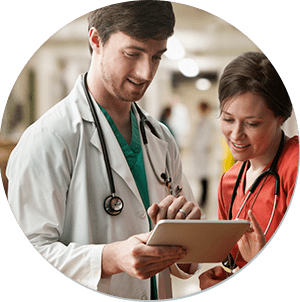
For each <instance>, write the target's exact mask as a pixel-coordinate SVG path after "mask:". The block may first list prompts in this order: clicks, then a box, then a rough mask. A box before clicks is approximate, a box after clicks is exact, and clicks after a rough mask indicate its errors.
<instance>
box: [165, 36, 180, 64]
mask: <svg viewBox="0 0 300 302" xmlns="http://www.w3.org/2000/svg"><path fill="white" fill-rule="evenodd" d="M165 55H166V56H167V57H168V58H169V59H171V60H181V59H183V58H184V56H185V50H184V48H183V46H182V45H181V44H180V42H179V41H178V40H177V38H176V37H175V36H172V37H171V38H169V40H168V42H167V51H166V52H165Z"/></svg>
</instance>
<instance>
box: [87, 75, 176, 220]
mask: <svg viewBox="0 0 300 302" xmlns="http://www.w3.org/2000/svg"><path fill="white" fill-rule="evenodd" d="M86 79H87V73H85V74H84V76H83V78H82V86H83V90H84V93H85V96H86V99H87V101H88V104H89V106H90V109H91V113H92V116H93V119H94V122H95V125H96V128H97V132H98V135H99V139H100V143H101V147H102V150H103V157H104V162H105V167H106V171H107V175H108V180H109V186H110V192H111V195H109V196H108V197H107V198H105V200H104V203H103V205H104V209H105V211H106V213H107V214H109V215H112V216H116V215H119V214H120V213H121V212H122V210H123V208H124V202H123V200H122V198H120V197H118V196H117V195H116V188H115V184H114V179H113V175H112V171H111V165H110V161H109V157H108V151H107V148H106V143H105V139H104V135H103V131H102V128H101V125H100V121H99V119H98V116H97V113H96V110H95V107H94V104H93V101H92V99H91V96H90V94H89V92H88V88H87V81H86ZM134 105H135V108H136V110H137V112H138V114H139V116H140V129H141V135H142V140H143V143H144V145H145V146H146V150H147V155H148V157H149V162H150V165H151V167H152V169H153V171H154V174H155V176H156V178H157V180H158V181H159V182H160V183H161V184H164V185H165V186H167V188H168V189H170V188H171V187H172V186H171V178H170V176H169V172H168V165H167V164H166V168H165V173H161V174H160V176H159V175H158V174H157V173H156V171H155V169H154V166H153V164H152V161H151V157H150V155H149V150H148V146H147V144H148V140H147V137H146V131H145V126H148V127H149V129H150V131H151V132H152V134H153V135H155V136H156V137H158V138H159V136H158V133H157V131H156V130H155V128H154V127H153V125H152V124H151V123H150V121H149V120H148V119H147V118H146V116H145V115H144V113H143V112H142V111H141V109H140V108H139V107H138V106H137V105H136V103H134Z"/></svg>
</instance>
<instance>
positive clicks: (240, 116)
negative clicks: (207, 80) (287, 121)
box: [221, 92, 283, 164]
mask: <svg viewBox="0 0 300 302" xmlns="http://www.w3.org/2000/svg"><path fill="white" fill-rule="evenodd" d="M282 122H283V118H282V117H275V115H274V113H273V111H272V110H271V109H269V108H268V107H267V105H266V103H265V101H264V99H263V98H261V97H260V96H259V95H256V94H253V93H252V92H246V93H245V94H243V95H240V96H237V97H233V98H231V99H229V100H228V101H227V102H226V104H225V106H224V108H223V110H222V112H221V131H222V133H223V134H224V136H225V139H226V142H227V144H228V147H229V148H230V150H231V153H232V155H233V157H234V158H235V159H236V160H238V161H246V160H251V159H255V160H262V161H263V162H264V163H266V164H267V163H269V161H271V160H272V158H273V157H274V152H275V153H276V150H277V146H278V143H279V141H280V138H281V128H280V126H281V124H282Z"/></svg>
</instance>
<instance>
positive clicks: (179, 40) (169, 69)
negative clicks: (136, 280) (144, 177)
mask: <svg viewBox="0 0 300 302" xmlns="http://www.w3.org/2000/svg"><path fill="white" fill-rule="evenodd" d="M172 5H173V10H174V14H175V18H176V23H175V28H174V35H173V36H172V37H171V38H169V40H168V42H167V51H166V52H165V53H164V54H163V56H162V58H161V61H160V63H159V64H160V65H159V67H158V71H157V73H156V75H155V77H154V80H153V81H152V83H151V85H150V86H149V88H148V89H147V91H146V92H145V94H144V96H143V97H142V98H141V100H140V101H138V104H139V105H140V107H141V108H142V109H143V110H145V111H146V112H148V113H149V114H150V115H151V116H153V117H154V118H155V119H156V120H158V121H160V122H162V123H163V124H165V125H166V127H167V128H168V129H169V130H170V132H171V134H172V135H173V136H174V139H175V142H176V144H177V146H178V150H179V153H180V157H181V160H182V168H183V173H184V175H185V177H186V179H187V180H188V182H189V184H190V186H191V189H192V192H193V194H194V196H195V200H196V202H197V204H198V205H199V206H200V208H201V211H202V213H204V215H205V217H206V218H207V220H217V219H218V185H219V181H220V178H221V177H222V175H223V173H225V172H226V171H227V170H229V169H230V168H231V167H232V166H233V165H234V163H235V160H234V158H233V156H232V154H231V152H230V150H229V148H228V146H227V144H226V141H225V139H224V137H223V135H222V132H221V130H220V109H219V100H218V84H219V80H220V77H221V74H222V72H223V70H224V68H225V66H227V64H228V63H229V62H231V61H232V60H233V59H235V58H236V57H237V56H239V55H241V54H243V53H245V52H261V50H260V49H259V47H258V46H257V45H255V44H254V43H253V42H252V41H251V40H250V39H249V38H248V37H247V36H245V35H244V34H243V33H242V32H240V31H239V30H238V29H237V28H236V27H234V26H232V25H231V24H229V23H227V22H226V21H224V20H223V19H221V18H218V17H216V16H215V15H213V14H210V13H208V12H206V11H204V10H201V9H198V8H195V7H192V6H188V5H184V4H180V3H175V2H174V3H172ZM90 64H91V54H90V52H89V48H88V21H87V15H83V16H80V17H79V18H77V19H75V20H74V21H72V22H71V23H69V24H67V25H66V26H64V27H63V28H61V29H60V30H59V31H57V32H56V33H55V34H53V35H52V36H51V37H50V38H49V39H48V40H47V41H46V42H45V43H44V44H43V45H42V46H41V47H40V48H39V49H38V50H37V51H36V53H34V55H33V56H32V57H31V58H30V60H29V61H28V63H27V64H26V65H25V67H24V68H23V70H22V71H21V73H20V75H19V77H18V78H17V80H16V82H15V85H14V86H13V88H12V91H11V93H10V95H9V99H8V101H7V105H6V107H5V111H4V115H3V120H2V126H1V133H0V168H1V176H2V180H3V185H4V190H5V193H6V194H7V192H8V185H9V184H8V180H7V177H6V175H5V172H6V168H7V163H8V159H9V156H10V154H11V152H12V150H13V149H14V148H15V146H16V145H17V144H18V142H19V140H20V138H21V136H22V134H23V133H24V131H25V130H26V129H27V128H28V127H30V126H31V125H32V124H33V123H35V122H36V121H37V120H38V119H39V118H40V117H41V116H43V115H44V114H45V113H46V112H47V111H48V110H50V109H51V108H52V107H53V106H55V105H56V104H58V103H59V102H60V101H61V100H62V99H64V98H65V97H67V96H68V95H69V93H70V92H71V91H72V89H73V87H74V85H77V84H75V83H78V82H76V81H77V79H78V76H79V75H80V74H84V73H86V72H87V71H88V70H89V65H90ZM91 102H92V101H91ZM97 110H99V108H97ZM101 110H102V109H101ZM104 114H105V113H104ZM139 118H141V119H142V118H143V117H142V116H139ZM72 126H74V125H72ZM282 129H283V130H284V132H285V134H286V135H287V136H289V137H293V136H295V135H298V130H297V123H296V117H295V113H294V112H292V116H291V118H289V119H288V120H287V122H285V123H284V125H283V127H282ZM144 131H145V130H144ZM108 149H109V148H108ZM151 164H152V163H151ZM79 187H80V186H78V188H79ZM79 190H80V192H81V191H82V190H84V188H83V187H80V189H79ZM100 202H101V203H102V201H100ZM101 206H102V205H101ZM125 207H126V202H125V205H124V209H125ZM82 209H84V210H83V212H84V211H85V210H86V208H84V207H83V208H82ZM48 210H49V209H48ZM121 210H122V209H121ZM49 211H51V209H50V210H49ZM124 211H125V210H124ZM87 212H88V210H87ZM84 213H85V212H84ZM108 214H109V213H108ZM113 215H114V214H113ZM132 225H133V224H132ZM131 227H132V228H133V229H134V227H135V226H131ZM108 228H109V227H108ZM86 234H88V236H91V233H89V232H88V231H87V232H86ZM66 240H67V239H66ZM216 265H217V263H204V264H201V268H200V270H199V271H198V272H197V273H196V274H195V275H194V276H192V277H191V278H190V279H186V280H184V279H180V278H178V277H175V276H171V281H172V291H173V297H174V298H180V297H185V296H188V295H191V294H194V293H197V292H200V287H199V279H198V277H199V275H200V274H201V273H203V272H204V271H206V270H208V269H209V268H211V267H214V266H216Z"/></svg>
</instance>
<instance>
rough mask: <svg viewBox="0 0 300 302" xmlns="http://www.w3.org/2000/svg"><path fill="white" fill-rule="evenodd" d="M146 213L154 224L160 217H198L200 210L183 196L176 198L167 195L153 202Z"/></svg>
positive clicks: (199, 216)
mask: <svg viewBox="0 0 300 302" xmlns="http://www.w3.org/2000/svg"><path fill="white" fill-rule="evenodd" d="M148 215H149V217H150V218H151V220H152V222H153V223H154V224H157V222H158V221H159V220H161V219H200V218H201V210H200V208H199V207H198V206H197V205H196V204H195V203H193V202H191V201H187V200H186V198H185V197H183V196H180V197H178V198H176V197H174V196H172V195H169V196H167V197H166V198H165V199H163V200H162V201H161V202H160V203H159V204H156V203H155V204H153V205H152V206H151V207H149V209H148Z"/></svg>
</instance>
